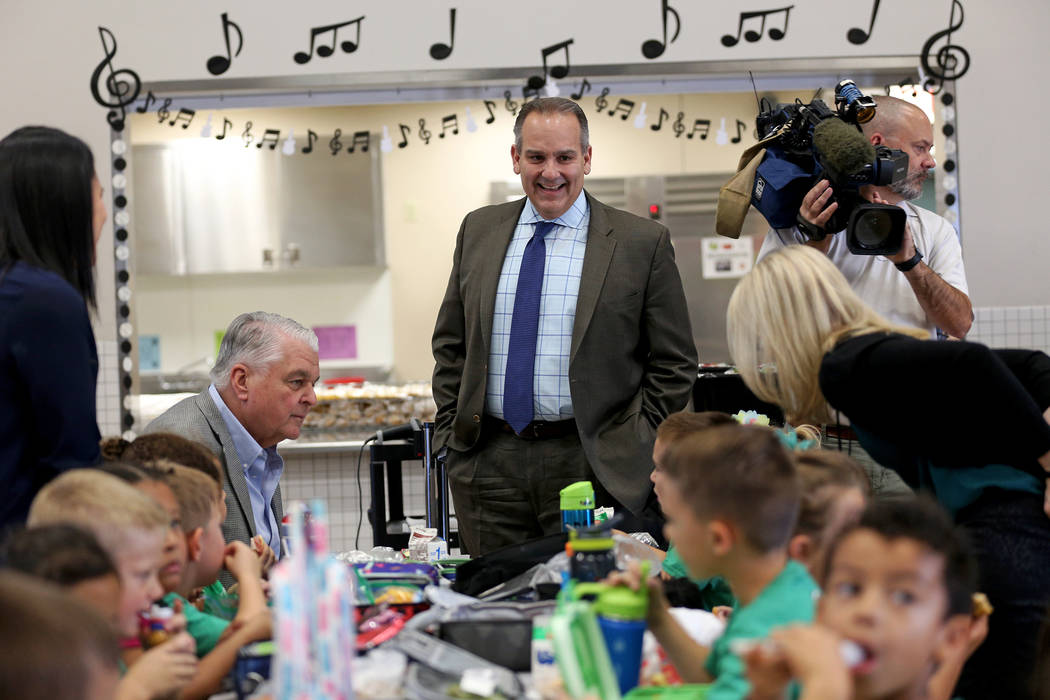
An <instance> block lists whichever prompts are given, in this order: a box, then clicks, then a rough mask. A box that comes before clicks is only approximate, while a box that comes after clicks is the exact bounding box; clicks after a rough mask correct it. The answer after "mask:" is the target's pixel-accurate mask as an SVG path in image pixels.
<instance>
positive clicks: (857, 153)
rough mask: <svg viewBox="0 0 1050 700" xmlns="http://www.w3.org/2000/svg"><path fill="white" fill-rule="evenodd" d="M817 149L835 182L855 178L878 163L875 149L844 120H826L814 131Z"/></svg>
mask: <svg viewBox="0 0 1050 700" xmlns="http://www.w3.org/2000/svg"><path fill="white" fill-rule="evenodd" d="M813 147H814V148H815V149H816V151H817V153H819V154H820V161H821V165H823V166H824V169H825V170H827V171H828V174H829V175H830V176H831V179H832V180H841V179H842V178H844V177H845V176H848V175H853V174H855V173H857V172H859V171H860V170H861V168H863V167H864V166H865V165H868V164H870V163H872V162H873V161H874V160H875V147H874V146H872V145H871V142H870V141H868V139H867V138H865V136H864V134H862V133H861V132H859V131H857V129H856V127H854V126H853V125H851V124H847V123H846V122H844V121H842V120H841V119H824V120H823V121H821V122H820V123H819V124H817V126H816V128H815V129H813Z"/></svg>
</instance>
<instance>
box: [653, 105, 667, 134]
mask: <svg viewBox="0 0 1050 700" xmlns="http://www.w3.org/2000/svg"><path fill="white" fill-rule="evenodd" d="M670 118H671V113H670V112H668V111H667V110H666V109H664V108H663V107H661V108H660V113H659V115H657V119H656V123H655V124H653V125H652V126H650V127H649V128H650V129H652V130H653V131H659V130H660V129H662V128H663V126H664V120H665V119H670Z"/></svg>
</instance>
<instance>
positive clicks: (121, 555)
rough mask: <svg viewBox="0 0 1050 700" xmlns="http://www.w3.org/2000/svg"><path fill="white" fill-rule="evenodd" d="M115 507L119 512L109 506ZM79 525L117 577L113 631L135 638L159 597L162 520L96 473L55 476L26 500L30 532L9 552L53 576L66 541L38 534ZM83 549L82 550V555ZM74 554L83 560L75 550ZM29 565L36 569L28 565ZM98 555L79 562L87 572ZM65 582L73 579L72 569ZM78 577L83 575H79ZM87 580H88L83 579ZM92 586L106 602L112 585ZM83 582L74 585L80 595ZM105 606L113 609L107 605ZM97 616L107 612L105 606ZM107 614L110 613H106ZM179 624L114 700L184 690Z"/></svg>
mask: <svg viewBox="0 0 1050 700" xmlns="http://www.w3.org/2000/svg"><path fill="white" fill-rule="evenodd" d="M114 504H119V506H117V505H114ZM63 523H65V524H72V525H75V526H79V527H83V528H85V529H86V530H87V531H88V532H90V533H91V534H92V535H93V536H94V539H95V541H97V544H98V545H100V546H101V548H102V550H103V551H104V552H105V553H106V554H108V555H109V557H110V559H111V560H112V563H113V566H114V567H115V571H116V573H117V574H118V575H119V587H118V588H119V598H118V603H117V605H116V614H115V623H116V625H115V627H116V631H117V633H118V634H119V635H121V636H122V637H125V638H127V637H135V636H137V635H138V632H139V616H140V614H141V613H144V612H146V611H147V610H148V609H149V607H150V605H151V603H152V602H153V601H154V600H155V599H156V598H157V597H159V595H160V593H161V590H160V586H159V585H158V581H157V570H158V563H159V561H160V556H161V547H162V544H163V539H164V537H165V535H166V534H167V532H168V531H169V530H170V523H169V517H168V516H167V514H165V513H164V511H163V510H162V509H161V508H160V507H159V506H158V505H157V504H156V503H155V502H154V501H152V500H151V499H150V498H149V497H147V496H145V495H144V494H142V493H140V492H139V491H137V490H135V489H134V488H132V487H131V486H129V485H127V484H126V483H124V482H123V481H121V480H120V479H118V478H116V477H114V476H112V475H110V474H105V473H103V472H101V471H99V470H97V469H78V470H73V471H69V472H66V473H65V474H62V475H60V476H59V477H58V478H56V479H55V480H54V481H52V482H51V483H49V484H48V485H47V486H45V487H44V488H43V489H42V490H41V491H40V492H39V493H38V494H37V496H36V498H34V499H33V503H32V506H31V507H30V510H29V523H28V524H29V529H28V530H26V531H25V532H23V533H21V534H20V535H18V536H16V537H18V538H22V540H21V544H19V540H15V542H14V544H12V545H11V546H12V547H20V548H21V549H20V550H19V551H21V555H20V556H21V561H22V562H23V563H24V564H25V567H26V568H29V569H33V570H40V571H44V572H46V571H52V572H55V573H60V570H61V568H62V567H60V566H59V564H58V562H60V561H62V560H63V558H64V557H65V556H70V557H73V554H71V553H70V549H69V548H70V546H71V544H73V545H75V544H76V540H71V542H70V543H60V542H57V541H55V535H54V532H52V531H47V530H44V531H42V532H39V533H38V532H37V530H38V528H39V529H43V528H45V527H48V526H53V525H57V524H63ZM84 551H86V550H84ZM76 556H87V555H86V554H85V553H84V552H81V553H80V554H79V555H76ZM34 562H35V563H34ZM100 562H102V560H99V559H98V558H97V557H96V558H95V561H94V563H93V564H91V563H90V562H84V563H85V564H86V565H85V569H86V570H87V572H88V573H91V572H92V571H94V570H98V569H99V568H100V567H102V568H104V563H100ZM62 566H65V567H67V570H66V572H65V573H62V574H61V575H62V576H64V577H72V576H74V573H72V564H66V565H62ZM80 575H83V574H80ZM89 578H90V577H89ZM95 578H96V579H98V578H101V579H102V580H100V581H96V582H95V583H94V588H95V589H96V590H95V591H94V592H95V593H96V594H99V595H103V596H105V595H106V593H107V589H108V594H109V595H110V596H111V595H112V593H113V586H112V582H110V583H109V584H108V585H107V583H106V582H105V580H104V579H105V576H102V577H95ZM85 584H87V585H88V587H92V586H91V582H90V581H86V580H82V581H80V582H79V586H80V589H81V591H82V590H83V588H84V585H85ZM110 605H112V603H111V604H110ZM100 610H107V608H106V605H105V603H103V607H102V608H100ZM108 612H109V614H110V615H111V616H112V615H113V610H112V607H109V608H108ZM182 622H183V621H182V619H181V618H179V619H178V620H176V621H175V624H174V626H173V627H172V628H171V629H170V632H172V634H173V636H172V638H171V639H170V640H169V641H168V642H166V643H164V644H161V645H159V646H157V647H156V648H155V649H151V650H150V651H149V652H147V653H146V654H144V655H143V656H142V657H141V659H140V660H139V661H138V662H137V663H136V664H135V666H134V667H133V668H132V669H131V670H129V671H128V673H127V675H125V677H124V678H123V679H122V680H121V682H120V686H119V689H118V695H117V697H118V698H120V700H131V699H137V698H143V699H146V698H151V697H154V696H155V695H161V694H170V693H172V692H176V691H178V690H179V689H181V688H183V687H184V686H185V685H186V684H187V683H188V682H189V681H190V679H192V678H193V675H194V673H195V672H196V659H195V656H194V644H193V640H192V638H191V637H190V636H189V635H187V634H185V632H182V631H181V630H180V629H179V627H181V624H182Z"/></svg>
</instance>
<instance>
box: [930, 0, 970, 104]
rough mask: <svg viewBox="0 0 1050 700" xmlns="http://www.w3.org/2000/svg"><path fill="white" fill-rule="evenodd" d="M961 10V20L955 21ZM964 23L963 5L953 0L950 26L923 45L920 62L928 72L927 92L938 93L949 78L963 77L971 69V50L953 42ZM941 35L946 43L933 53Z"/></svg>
mask: <svg viewBox="0 0 1050 700" xmlns="http://www.w3.org/2000/svg"><path fill="white" fill-rule="evenodd" d="M956 8H958V10H959V21H958V22H956V21H955V10H956ZM962 23H963V7H962V3H961V2H959V0H952V10H951V15H950V16H949V18H948V28H947V29H944V30H942V31H939V32H936V33H935V34H934V35H933V36H931V37H930V38H929V39H927V40H926V43H925V44H923V46H922V53H920V54H919V62H920V63H921V65H922V68H923V70H924V71H925V72H926V76H927V77H926V78H925V79H924V80H923V84H922V87H923V89H925V90H926V91H927V92H930V93H933V94H934V95H936V94H937V93H938V92H940V91H941V89H942V88H943V87H944V83H945V82H946V81H948V80H957V79H959V78H961V77H962V76H963V75H964V74H965V73H966V71H968V70H970V52H969V51H967V50H966V49H964V48H963V47H961V46H959V45H958V44H953V43H952V32H954V31H956V30H957V29H959V27H961V26H962ZM941 37H945V44H944V46H942V47H941V48H939V49H937V52H936V54H934V53H933V46H934V44H936V43H937V42H938V41H940V39H941ZM931 56H932V57H933V58H934V59H935V63H931V62H930V59H931Z"/></svg>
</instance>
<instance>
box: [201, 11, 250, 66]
mask: <svg viewBox="0 0 1050 700" xmlns="http://www.w3.org/2000/svg"><path fill="white" fill-rule="evenodd" d="M231 29H232V30H233V31H235V32H237V50H236V51H233V52H231V50H230V30H231ZM222 38H223V40H224V41H225V42H226V55H225V56H223V55H222V54H216V55H215V56H212V57H211V58H209V59H208V62H207V63H205V67H206V68H207V69H208V72H209V73H211V74H212V75H222V74H223V73H225V72H226V71H228V70H229V69H230V66H231V65H233V59H234V58H235V57H237V56H240V55H241V49H243V48H244V34H242V33H241V28H240V26H238V25H237V23H236V22H234V21H233V20H231V19H230V18H229V17H228V16H227V13H225V12H223V13H222Z"/></svg>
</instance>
